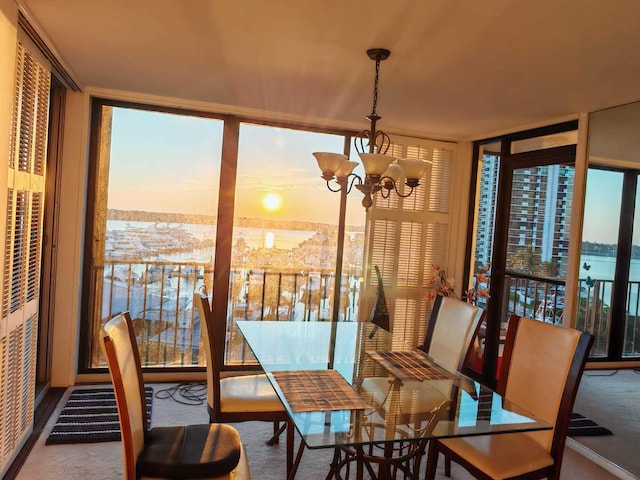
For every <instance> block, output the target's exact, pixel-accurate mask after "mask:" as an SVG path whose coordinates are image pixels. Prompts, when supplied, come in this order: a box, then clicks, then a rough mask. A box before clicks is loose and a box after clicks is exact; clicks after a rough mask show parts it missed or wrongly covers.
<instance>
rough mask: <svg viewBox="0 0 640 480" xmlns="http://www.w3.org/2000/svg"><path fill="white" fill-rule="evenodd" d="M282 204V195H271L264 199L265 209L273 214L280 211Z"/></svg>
mask: <svg viewBox="0 0 640 480" xmlns="http://www.w3.org/2000/svg"><path fill="white" fill-rule="evenodd" d="M281 204H282V198H280V195H278V194H276V193H270V194H268V195H266V196H265V197H264V198H263V199H262V205H263V206H264V208H266V209H267V210H269V211H271V212H273V211H274V210H277V209H279V208H280V205H281Z"/></svg>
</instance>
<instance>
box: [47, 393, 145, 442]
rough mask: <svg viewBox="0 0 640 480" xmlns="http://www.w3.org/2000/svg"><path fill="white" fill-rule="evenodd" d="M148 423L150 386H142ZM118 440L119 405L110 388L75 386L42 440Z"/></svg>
mask: <svg viewBox="0 0 640 480" xmlns="http://www.w3.org/2000/svg"><path fill="white" fill-rule="evenodd" d="M145 397H146V402H147V422H148V425H151V407H152V405H153V389H152V388H151V387H145ZM118 440H120V424H119V420H118V408H117V406H116V399H115V396H114V394H113V389H112V388H110V387H109V388H89V389H76V390H74V391H72V392H71V394H70V395H69V398H68V399H67V403H66V404H65V406H64V408H63V409H62V411H61V412H60V415H59V416H58V419H57V421H56V424H55V425H54V426H53V429H52V430H51V433H50V434H49V436H48V437H47V441H46V442H45V443H46V444H47V445H56V444H63V443H95V442H113V441H118Z"/></svg>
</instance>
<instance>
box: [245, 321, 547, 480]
mask: <svg viewBox="0 0 640 480" xmlns="http://www.w3.org/2000/svg"><path fill="white" fill-rule="evenodd" d="M237 325H238V327H239V329H240V331H241V332H242V334H243V336H244V337H245V339H246V341H247V343H248V344H249V346H250V348H251V349H252V351H253V353H254V354H255V356H256V358H257V359H258V361H259V362H260V365H261V366H262V368H263V369H264V371H265V372H266V373H267V376H268V377H269V379H270V381H271V382H272V384H273V386H274V388H275V390H276V392H277V394H278V396H279V397H280V399H281V400H282V403H283V404H284V406H285V409H286V410H287V412H288V414H289V416H290V417H291V419H292V421H293V422H294V424H295V426H296V429H297V431H298V433H299V434H300V436H301V437H302V440H303V443H304V445H305V446H306V447H308V448H311V449H313V448H331V447H340V448H336V452H337V453H336V457H335V458H334V465H333V466H332V468H333V469H339V468H341V466H343V465H344V464H345V463H348V462H350V461H356V463H357V472H358V473H356V477H357V478H361V475H362V469H363V468H367V469H368V468H370V467H369V466H368V465H366V464H365V465H364V467H362V465H361V463H362V462H360V461H358V459H359V457H360V458H361V457H363V456H366V455H374V452H376V451H377V452H378V453H377V454H379V455H380V457H381V458H387V457H388V458H391V457H394V456H400V457H402V456H403V455H405V456H406V455H408V456H409V457H410V459H411V460H415V458H416V456H417V457H419V456H421V455H422V451H423V450H422V449H423V447H424V443H425V442H426V441H427V440H428V439H429V438H433V437H438V438H443V437H456V436H466V435H485V434H494V433H505V432H515V431H532V430H542V429H549V428H550V426H549V425H548V424H547V423H545V422H544V421H541V420H539V419H537V418H535V417H534V416H533V415H531V414H529V413H527V412H525V411H523V410H522V409H519V408H518V407H517V405H513V404H511V403H509V402H507V401H504V399H503V398H502V397H501V396H500V395H499V394H497V393H495V392H493V391H491V390H489V389H488V388H486V387H484V386H482V385H480V384H479V383H477V382H475V381H473V380H471V379H469V378H468V377H466V376H464V375H462V374H460V373H458V372H451V371H449V370H446V369H445V368H443V367H442V366H441V365H439V364H438V363H437V362H436V361H435V360H434V359H432V358H430V357H429V356H428V355H426V354H425V353H424V352H422V351H420V350H418V349H415V348H413V347H411V346H409V345H407V344H405V343H404V342H403V341H402V339H399V338H397V337H394V336H393V335H391V334H390V333H389V332H387V331H385V330H383V329H381V328H378V327H376V326H375V325H373V324H371V323H368V322H366V323H360V322H251V321H238V322H237ZM381 377H382V378H386V381H387V384H388V389H387V391H386V393H385V394H384V396H383V397H382V398H381V397H380V396H379V395H373V394H372V393H371V392H369V391H367V389H366V385H367V383H368V381H367V379H371V378H377V379H378V380H379V379H380V378H381ZM377 383H380V382H379V381H378V382H377ZM403 445H405V447H406V450H403V449H402V448H404V447H402V446H403ZM407 445H408V446H407ZM372 446H375V449H377V450H375V449H373V448H372ZM340 450H342V452H339V451H340ZM301 451H302V449H301V450H300V452H299V454H298V458H297V459H296V465H295V467H294V470H295V468H297V464H298V463H299V459H300V455H301ZM345 452H346V453H345ZM345 456H346V459H345ZM365 463H366V462H365ZM399 468H402V467H401V466H400V467H399ZM407 468H409V467H407ZM294 473H295V471H294Z"/></svg>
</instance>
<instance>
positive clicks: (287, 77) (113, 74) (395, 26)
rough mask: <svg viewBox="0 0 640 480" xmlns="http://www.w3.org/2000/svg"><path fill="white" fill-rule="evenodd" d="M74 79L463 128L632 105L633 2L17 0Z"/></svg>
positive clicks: (437, 129)
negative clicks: (380, 56) (371, 52)
mask: <svg viewBox="0 0 640 480" xmlns="http://www.w3.org/2000/svg"><path fill="white" fill-rule="evenodd" d="M18 3H19V4H21V5H22V6H23V8H24V9H25V13H26V15H27V17H28V18H30V19H31V20H32V21H33V23H35V24H36V27H37V28H38V29H40V30H41V33H42V35H43V37H44V38H45V39H46V40H47V41H48V42H50V43H51V45H50V46H51V47H52V49H53V50H54V51H55V52H56V53H57V54H58V55H59V57H60V59H61V61H62V62H63V64H65V65H66V66H67V68H68V69H69V71H70V73H71V74H72V75H73V76H74V78H75V79H76V81H78V83H79V84H80V85H81V86H82V87H83V88H87V87H97V88H105V89H115V90H125V91H131V92H138V93H144V94H152V95H160V96H167V97H174V98H179V99H185V100H189V101H192V102H210V103H213V104H216V106H217V107H218V108H219V109H220V110H221V111H222V110H227V108H226V107H221V105H222V106H229V107H234V108H229V109H228V111H237V109H238V108H239V109H240V110H245V109H246V110H247V111H252V110H257V111H271V112H277V114H278V115H279V116H281V117H282V118H284V119H291V120H302V121H309V122H312V123H314V124H318V123H319V122H320V120H318V119H328V120H327V122H326V123H327V124H328V125H332V126H350V127H352V128H365V127H366V126H367V122H366V120H364V118H363V117H364V115H367V114H369V113H370V112H371V103H372V93H373V77H374V62H373V61H372V60H370V59H369V58H368V57H367V55H366V53H365V52H366V50H367V49H368V48H372V47H382V48H387V49H389V50H391V56H390V57H389V59H388V60H386V61H384V62H383V63H382V64H381V71H380V92H379V101H378V114H379V115H381V116H382V120H381V122H380V123H379V127H380V128H382V129H384V130H385V131H387V132H389V133H406V134H414V135H415V134H417V135H421V136H426V137H431V138H440V139H478V138H485V137H488V136H491V135H493V134H496V133H499V132H504V131H509V130H516V129H519V128H523V127H528V126H533V125H537V124H544V123H546V122H550V121H554V120H557V119H563V118H565V117H567V116H570V115H575V114H577V113H580V112H589V111H594V110H599V109H602V108H606V107H610V106H613V105H620V104H625V103H628V102H632V101H637V100H640V55H639V54H638V47H639V46H640V1H638V0H535V1H534V0H529V1H516V0H484V1H478V0H393V1H391V0H368V1H360V0H18Z"/></svg>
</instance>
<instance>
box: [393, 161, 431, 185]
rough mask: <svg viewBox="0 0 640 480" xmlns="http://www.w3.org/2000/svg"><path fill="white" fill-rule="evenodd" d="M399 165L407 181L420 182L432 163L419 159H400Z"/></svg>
mask: <svg viewBox="0 0 640 480" xmlns="http://www.w3.org/2000/svg"><path fill="white" fill-rule="evenodd" d="M398 164H399V165H400V166H401V167H402V170H403V171H404V176H405V178H407V180H419V179H420V178H422V175H424V172H425V171H426V170H427V167H428V166H429V165H431V162H428V161H426V160H421V159H419V158H399V159H398Z"/></svg>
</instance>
